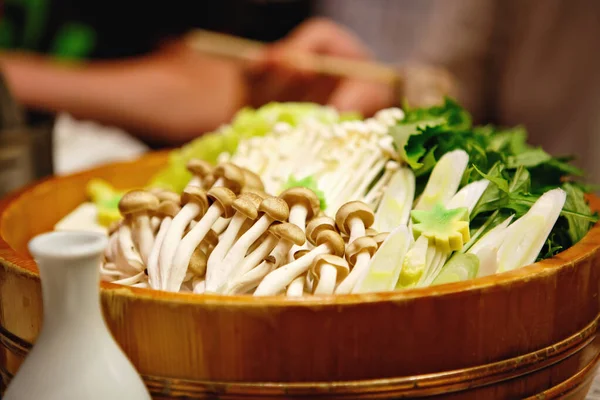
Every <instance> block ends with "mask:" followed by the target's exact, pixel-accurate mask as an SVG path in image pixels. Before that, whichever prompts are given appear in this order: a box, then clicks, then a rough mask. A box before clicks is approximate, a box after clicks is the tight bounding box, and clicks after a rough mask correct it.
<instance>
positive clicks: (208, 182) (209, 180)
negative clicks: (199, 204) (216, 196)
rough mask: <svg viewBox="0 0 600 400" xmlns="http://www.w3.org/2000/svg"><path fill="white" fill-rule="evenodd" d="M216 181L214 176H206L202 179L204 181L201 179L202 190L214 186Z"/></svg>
mask: <svg viewBox="0 0 600 400" xmlns="http://www.w3.org/2000/svg"><path fill="white" fill-rule="evenodd" d="M216 180H217V178H216V177H215V175H214V174H210V175H206V176H205V177H204V179H202V187H203V188H209V187H211V186H212V185H214V183H215V181H216Z"/></svg>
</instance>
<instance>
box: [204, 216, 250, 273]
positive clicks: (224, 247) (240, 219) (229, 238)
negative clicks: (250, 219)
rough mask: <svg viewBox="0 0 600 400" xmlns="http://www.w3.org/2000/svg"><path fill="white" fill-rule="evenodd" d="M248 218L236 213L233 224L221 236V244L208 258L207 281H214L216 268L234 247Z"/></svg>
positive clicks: (232, 219) (232, 220)
mask: <svg viewBox="0 0 600 400" xmlns="http://www.w3.org/2000/svg"><path fill="white" fill-rule="evenodd" d="M246 219H247V217H246V216H245V215H244V214H242V213H241V212H236V213H235V214H234V216H233V218H231V222H230V223H229V225H228V226H227V229H226V230H225V232H223V235H222V236H221V238H220V240H219V243H218V244H217V246H216V247H215V248H214V249H213V251H212V253H211V254H210V256H209V257H208V263H207V267H206V280H208V281H210V280H211V279H212V275H213V274H214V273H215V271H216V268H217V266H218V265H219V264H221V262H222V261H223V258H225V255H226V254H227V252H228V251H229V249H231V246H233V243H234V242H235V239H236V237H237V234H238V232H239V231H240V229H242V225H243V224H244V222H245V221H246Z"/></svg>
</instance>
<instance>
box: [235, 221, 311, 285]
mask: <svg viewBox="0 0 600 400" xmlns="http://www.w3.org/2000/svg"><path fill="white" fill-rule="evenodd" d="M269 231H270V233H271V234H272V235H273V236H275V237H276V238H277V239H278V240H279V241H278V242H277V245H276V246H275V248H274V249H273V250H272V251H271V253H270V254H269V255H268V257H266V258H265V259H264V260H263V261H262V262H261V263H260V264H258V265H257V266H256V267H254V268H252V269H250V270H248V271H247V272H246V273H244V274H243V275H241V276H240V277H239V278H237V279H234V280H233V281H232V282H231V283H230V284H229V285H228V290H227V293H229V294H235V293H246V292H247V291H249V290H252V289H254V288H255V287H256V286H258V284H259V283H260V281H261V280H262V279H263V278H264V277H265V276H266V275H267V274H268V273H269V272H271V271H272V270H274V269H275V268H277V267H279V265H281V263H282V262H283V260H284V259H285V258H286V254H287V253H288V251H289V249H290V248H291V247H292V246H293V245H296V246H302V245H303V244H304V242H305V241H306V236H305V234H304V232H302V230H301V229H300V228H299V227H298V226H297V225H295V224H292V223H289V222H284V223H282V224H276V225H272V226H271V227H270V228H269Z"/></svg>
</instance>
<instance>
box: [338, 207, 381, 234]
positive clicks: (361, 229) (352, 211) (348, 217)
mask: <svg viewBox="0 0 600 400" xmlns="http://www.w3.org/2000/svg"><path fill="white" fill-rule="evenodd" d="M374 221H375V214H373V211H372V210H371V209H370V208H369V206H368V205H366V204H365V203H363V202H361V201H350V202H348V203H346V204H344V205H343V206H341V207H340V208H339V210H338V211H337V213H336V214H335V223H336V225H337V227H338V229H339V230H340V232H341V233H343V234H345V235H348V236H349V239H348V243H349V244H351V243H352V242H354V240H356V238H358V237H361V236H365V234H366V229H367V228H370V227H371V225H373V222H374Z"/></svg>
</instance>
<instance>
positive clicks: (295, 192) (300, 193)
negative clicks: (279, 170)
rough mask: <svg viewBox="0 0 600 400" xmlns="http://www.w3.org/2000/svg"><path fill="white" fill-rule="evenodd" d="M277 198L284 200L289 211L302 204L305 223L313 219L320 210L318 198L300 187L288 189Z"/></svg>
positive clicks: (307, 189)
mask: <svg viewBox="0 0 600 400" xmlns="http://www.w3.org/2000/svg"><path fill="white" fill-rule="evenodd" d="M279 197H280V198H282V199H283V200H285V202H286V203H287V204H288V206H289V208H290V209H291V208H292V207H293V206H294V205H296V204H302V205H303V206H304V208H306V212H307V214H306V220H307V221H309V220H311V219H313V217H314V216H315V215H317V214H318V213H319V211H320V210H321V202H320V201H319V197H317V195H316V194H315V192H313V191H312V190H310V189H309V188H305V187H302V186H300V187H293V188H289V189H287V190H285V191H283V192H282V193H281V194H280V195H279Z"/></svg>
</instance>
